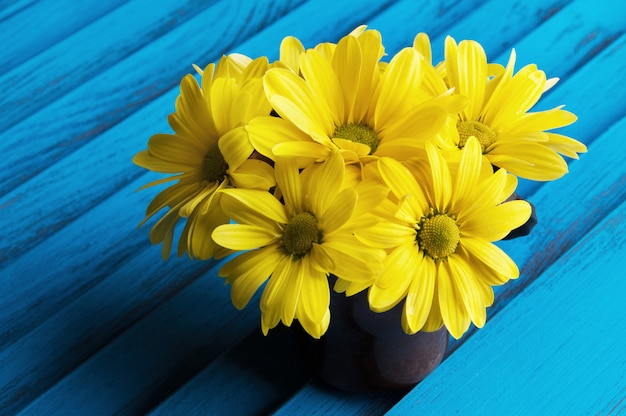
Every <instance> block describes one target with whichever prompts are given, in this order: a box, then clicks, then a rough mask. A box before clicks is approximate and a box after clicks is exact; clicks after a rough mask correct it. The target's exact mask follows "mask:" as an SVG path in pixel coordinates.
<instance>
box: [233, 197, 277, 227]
mask: <svg viewBox="0 0 626 416" xmlns="http://www.w3.org/2000/svg"><path fill="white" fill-rule="evenodd" d="M221 204H222V207H223V208H224V210H225V211H226V212H227V213H228V215H229V216H231V218H232V219H234V220H235V221H236V222H239V223H241V224H252V225H258V226H263V225H265V224H271V223H277V224H286V223H287V221H288V218H287V213H286V212H285V207H284V205H283V204H281V203H280V201H278V200H277V199H276V198H275V197H274V196H272V195H271V194H270V193H269V192H265V191H260V190H256V189H226V190H224V191H222V201H221Z"/></svg>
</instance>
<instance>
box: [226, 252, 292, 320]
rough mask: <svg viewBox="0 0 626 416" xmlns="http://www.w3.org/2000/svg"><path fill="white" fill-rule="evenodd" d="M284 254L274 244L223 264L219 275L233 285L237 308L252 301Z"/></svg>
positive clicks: (232, 290) (232, 297) (234, 302)
mask: <svg viewBox="0 0 626 416" xmlns="http://www.w3.org/2000/svg"><path fill="white" fill-rule="evenodd" d="M284 256H285V255H284V254H283V253H282V252H281V251H280V249H279V248H278V246H277V245H274V246H270V247H264V248H261V249H259V250H254V251H247V252H245V253H243V254H241V255H239V256H237V257H235V258H233V259H232V260H230V261H229V262H228V263H226V264H224V266H222V268H221V269H220V271H219V275H220V276H222V277H226V278H227V280H228V282H229V283H230V284H231V285H232V289H231V299H232V301H233V305H235V307H236V308H237V309H243V308H244V307H245V306H246V305H247V304H248V302H250V299H251V298H252V296H253V295H254V294H255V293H256V291H257V290H258V289H259V287H261V285H262V284H263V283H265V281H266V280H267V279H268V278H269V277H270V275H271V274H272V272H273V271H274V269H275V268H276V265H277V264H278V263H279V262H280V260H281V258H282V257H284Z"/></svg>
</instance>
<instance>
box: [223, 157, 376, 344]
mask: <svg viewBox="0 0 626 416" xmlns="http://www.w3.org/2000/svg"><path fill="white" fill-rule="evenodd" d="M344 172H345V166H344V162H343V159H342V157H341V156H340V155H339V154H338V153H335V154H333V155H331V156H330V157H329V158H328V159H327V161H326V162H325V163H323V164H317V165H313V166H310V167H308V168H307V169H305V170H304V171H303V172H302V173H301V174H299V173H298V168H297V165H296V162H295V161H294V160H293V159H285V160H283V159H279V160H277V162H276V167H275V174H276V182H277V184H278V187H279V189H280V191H281V193H282V195H283V199H284V204H283V203H281V202H280V201H279V200H278V199H277V198H275V197H274V196H273V195H272V194H271V193H269V192H263V191H257V190H246V189H229V190H225V191H223V196H222V198H221V204H222V207H223V209H224V211H225V212H226V213H227V214H228V215H229V216H231V217H232V218H233V220H234V221H235V222H237V224H225V225H220V226H218V227H217V228H216V229H215V231H213V239H214V240H215V241H216V242H217V243H218V244H220V245H222V246H224V247H226V248H228V249H231V250H251V251H247V252H245V253H243V254H241V255H239V256H237V257H235V258H234V259H233V260H231V261H229V262H228V263H226V264H225V265H224V266H223V267H222V269H221V270H220V271H219V275H220V276H222V277H226V278H227V281H228V282H229V283H230V284H231V285H232V292H231V296H232V301H233V304H234V305H235V306H236V307H237V308H243V307H244V306H245V305H247V303H248V302H249V301H250V298H251V297H252V296H253V294H254V293H255V292H256V291H257V290H258V288H259V287H260V286H261V285H262V284H263V283H265V282H266V281H268V280H269V281H268V282H267V286H266V287H265V288H264V290H263V295H262V296H261V301H260V308H261V313H262V315H261V327H262V330H263V333H265V334H267V332H268V330H269V329H271V328H273V327H275V326H276V325H277V324H278V322H279V321H282V322H283V323H284V324H285V325H287V326H290V325H291V323H292V321H293V320H294V319H297V320H299V321H300V323H301V325H302V326H303V328H304V329H305V330H306V331H307V332H308V333H309V334H311V335H312V336H313V337H316V338H319V337H320V336H322V335H323V334H324V333H325V332H326V329H327V328H328V325H329V320H330V311H329V302H330V292H329V290H330V289H329V282H328V279H327V276H328V274H329V273H332V274H335V275H337V276H340V277H341V278H342V279H346V280H348V281H369V280H371V279H372V278H373V276H374V275H375V274H376V273H377V272H379V271H380V269H381V262H382V258H383V257H384V251H383V250H381V249H377V248H371V247H367V246H365V245H364V244H362V243H360V242H359V241H358V240H357V239H356V238H355V236H354V229H356V228H360V227H361V226H362V223H361V222H359V218H358V217H359V216H361V214H363V213H366V212H367V211H370V210H371V209H372V207H371V206H370V205H372V204H375V203H377V202H378V198H377V197H375V196H374V195H373V194H369V195H368V194H367V193H363V194H357V191H356V190H355V189H353V188H349V187H343V182H344ZM383 195H384V194H383ZM364 215H365V214H364Z"/></svg>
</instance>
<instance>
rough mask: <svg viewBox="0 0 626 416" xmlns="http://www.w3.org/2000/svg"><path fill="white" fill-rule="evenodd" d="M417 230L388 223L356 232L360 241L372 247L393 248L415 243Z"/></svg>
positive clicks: (384, 222)
mask: <svg viewBox="0 0 626 416" xmlns="http://www.w3.org/2000/svg"><path fill="white" fill-rule="evenodd" d="M415 234H416V232H415V228H414V227H408V226H406V225H402V224H397V223H393V222H388V221H381V222H380V223H378V224H376V225H374V226H371V227H368V228H365V229H360V230H356V231H355V235H356V237H357V238H358V239H359V241H362V242H363V243H365V244H367V245H368V246H371V247H380V248H393V247H397V246H399V245H401V244H405V243H407V242H413V243H414V242H415Z"/></svg>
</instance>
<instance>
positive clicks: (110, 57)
mask: <svg viewBox="0 0 626 416" xmlns="http://www.w3.org/2000/svg"><path fill="white" fill-rule="evenodd" d="M213 3H215V0H213V1H203V2H198V1H194V0H184V1H180V0H168V1H159V2H154V1H150V0H134V1H130V2H127V3H126V4H124V5H122V6H120V7H119V8H117V9H115V10H113V11H112V12H111V13H109V14H107V15H105V16H103V17H102V18H100V19H98V20H96V21H95V22H93V23H91V24H90V25H88V26H86V27H85V28H83V29H82V30H80V31H77V32H75V33H73V34H72V35H71V36H69V37H68V38H66V39H64V40H63V41H61V42H59V43H57V44H55V45H52V46H51V47H49V48H47V49H45V50H44V51H42V52H41V53H40V54H38V55H36V56H34V57H33V58H32V59H30V60H28V61H26V62H24V63H23V64H22V65H19V66H15V67H13V68H12V70H10V71H8V72H7V73H5V74H2V76H0V88H2V89H4V90H11V91H12V93H11V94H3V95H1V96H0V108H1V109H2V111H0V122H1V123H3V124H5V125H9V124H10V125H12V124H17V123H19V122H20V121H22V120H23V119H25V118H27V117H29V116H30V115H31V114H33V113H35V112H37V111H38V110H39V109H41V108H42V107H44V106H46V105H48V104H49V103H51V102H52V101H54V100H55V99H57V98H59V97H60V96H62V95H63V94H66V93H67V92H69V91H71V90H72V89H73V88H75V87H77V86H79V85H81V84H83V83H84V82H86V81H88V80H90V79H91V78H93V76H94V74H98V73H101V72H103V71H105V70H106V69H107V68H109V67H110V66H112V65H114V64H115V63H117V62H119V61H121V60H123V59H124V58H126V57H127V56H129V55H131V54H132V53H134V52H136V51H137V50H139V49H141V48H142V47H143V46H144V45H146V44H147V43H149V42H151V41H153V40H155V39H156V38H158V37H160V36H163V35H165V34H166V33H167V32H168V31H170V30H173V29H174V28H176V27H178V26H180V25H181V24H182V23H184V22H186V21H187V20H189V19H190V18H192V17H193V16H195V15H197V14H198V13H200V12H202V11H203V10H204V9H206V8H208V7H209V6H211V5H212V4H213ZM137 16H141V19H137ZM105 33H106V36H103V34H105Z"/></svg>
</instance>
